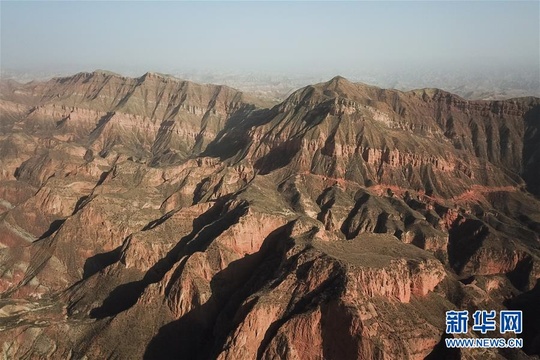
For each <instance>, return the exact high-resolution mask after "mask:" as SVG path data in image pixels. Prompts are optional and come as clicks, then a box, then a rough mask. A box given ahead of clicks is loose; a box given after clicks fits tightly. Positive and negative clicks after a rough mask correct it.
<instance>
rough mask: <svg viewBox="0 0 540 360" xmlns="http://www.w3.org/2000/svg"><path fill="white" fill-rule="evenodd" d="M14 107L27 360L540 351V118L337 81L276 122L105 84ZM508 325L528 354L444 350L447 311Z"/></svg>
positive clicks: (3, 136)
mask: <svg viewBox="0 0 540 360" xmlns="http://www.w3.org/2000/svg"><path fill="white" fill-rule="evenodd" d="M0 86H1V88H0V89H1V96H0V109H1V122H0V164H1V172H0V244H1V249H0V291H1V293H2V296H1V298H0V314H1V315H0V327H1V329H2V331H1V332H0V339H1V341H2V343H3V346H2V349H1V351H2V356H3V357H5V358H51V359H66V358H72V359H80V358H85V357H86V358H119V359H134V358H145V359H169V358H170V359H178V358H199V359H208V358H218V359H254V358H262V359H275V358H287V359H323V358H324V359H398V358H399V359H424V358H426V357H427V358H433V359H439V358H463V359H476V358H486V359H487V358H493V359H498V358H509V359H523V358H527V357H528V356H530V355H534V354H537V355H538V354H539V352H540V328H539V327H538V323H539V321H540V320H539V315H540V314H539V313H538V306H537V304H538V301H539V296H538V294H539V286H540V285H539V279H540V244H539V239H540V201H539V199H538V196H539V195H540V181H539V180H538V179H539V175H540V173H539V171H540V170H539V169H540V155H539V154H540V142H539V141H538V140H539V139H538V136H539V135H538V134H539V133H540V132H539V127H540V99H538V98H519V99H511V100H505V101H466V100H464V99H462V98H460V97H458V96H456V95H452V94H450V93H446V92H444V91H441V90H437V89H423V90H415V91H410V92H399V91H395V90H383V89H379V88H376V87H371V86H367V85H363V84H353V83H351V82H349V81H347V80H346V79H344V78H341V77H336V78H334V79H332V80H330V81H328V82H326V83H321V84H316V85H313V86H308V87H306V88H303V89H300V90H298V91H296V92H294V93H293V94H292V95H291V96H290V97H289V98H287V99H286V100H285V101H283V102H282V103H280V104H277V105H272V104H269V103H267V102H265V101H263V100H260V99H257V98H253V97H250V96H248V95H245V94H242V93H240V92H238V91H236V90H234V89H231V88H228V87H225V86H214V85H198V84H194V83H191V82H186V81H180V80H177V79H174V78H171V77H167V76H163V75H159V74H152V73H148V74H145V75H144V76H142V77H140V78H136V79H132V78H126V77H121V76H119V75H115V74H112V73H108V72H103V71H97V72H94V73H81V74H77V75H75V76H72V77H67V78H56V79H52V80H50V81H48V82H42V83H38V82H32V83H28V84H18V83H14V82H2V83H1V85H0ZM504 308H511V309H522V310H523V311H524V313H525V319H526V322H525V329H524V332H523V334H522V336H523V338H524V339H525V348H524V349H523V350H496V349H490V350H478V349H477V350H462V351H450V350H447V349H446V348H445V347H444V338H445V337H446V336H447V335H445V334H444V330H445V324H444V321H445V311H447V310H450V309H467V310H469V311H470V312H473V311H474V310H476V309H496V310H500V309H504ZM468 336H475V337H480V336H482V335H481V334H477V333H474V332H472V331H471V332H470V333H469V334H468Z"/></svg>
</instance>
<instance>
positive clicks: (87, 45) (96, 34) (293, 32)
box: [0, 1, 540, 74]
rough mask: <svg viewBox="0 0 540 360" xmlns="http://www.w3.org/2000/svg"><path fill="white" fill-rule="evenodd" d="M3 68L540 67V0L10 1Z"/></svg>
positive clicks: (4, 13)
mask: <svg viewBox="0 0 540 360" xmlns="http://www.w3.org/2000/svg"><path fill="white" fill-rule="evenodd" d="M0 6H1V8H0V10H1V66H2V68H12V69H21V68H28V69H33V68H42V69H46V68H54V69H58V68H62V67H67V68H70V69H80V70H91V69H95V68H104V69H110V70H113V71H120V72H121V71H123V70H124V69H140V71H141V72H142V71H144V70H152V71H163V72H168V71H171V70H173V69H174V70H182V69H185V70H197V69H198V70H203V71H204V70H217V71H223V70H231V71H240V70H247V71H258V72H285V73H287V72H298V71H305V72H317V71H324V72H335V73H338V72H339V73H342V74H343V73H347V72H351V71H355V70H357V69H359V68H365V67H377V66H378V67H382V68H383V69H384V68H385V67H388V68H389V69H394V68H396V67H399V66H401V65H403V66H421V67H423V66H426V67H429V66H439V65H440V66H458V67H460V66H473V67H474V66H483V65H486V64H490V65H493V64H502V65H507V66H511V67H513V66H516V67H523V66H525V67H536V68H538V66H539V64H540V38H539V37H540V35H539V34H540V20H539V18H540V9H539V2H538V1H529V2H519V1H507V2H503V1H479V2H465V1H453V2H440V1H430V2H420V1H395V2H382V1H381V2H136V1H129V2H127V1H126V2H123V1H122V2H121V1H108V2H78V1H77V2H75V1H73V2H50V1H40V2H10V1H1V2H0Z"/></svg>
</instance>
